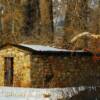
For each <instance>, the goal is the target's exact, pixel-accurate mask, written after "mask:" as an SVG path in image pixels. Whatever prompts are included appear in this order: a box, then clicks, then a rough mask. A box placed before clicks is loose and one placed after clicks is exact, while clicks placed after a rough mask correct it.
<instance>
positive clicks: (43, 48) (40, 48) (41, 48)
mask: <svg viewBox="0 0 100 100" xmlns="http://www.w3.org/2000/svg"><path fill="white" fill-rule="evenodd" d="M20 46H23V47H27V48H30V49H33V50H36V51H57V52H58V51H61V52H84V51H83V50H77V51H74V50H67V49H59V48H54V47H50V46H43V45H30V44H20Z"/></svg>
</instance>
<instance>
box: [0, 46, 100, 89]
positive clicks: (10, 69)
mask: <svg viewBox="0 0 100 100" xmlns="http://www.w3.org/2000/svg"><path fill="white" fill-rule="evenodd" d="M97 56H99V53H98V54H97ZM83 85H84V86H91V85H95V86H99V85H100V60H99V59H97V60H93V54H92V53H91V52H87V51H83V50H77V51H72V50H65V49H57V48H53V47H49V46H41V45H28V44H5V45H2V46H1V47H0V86H14V87H34V88H44V87H49V88H53V87H68V86H83Z"/></svg>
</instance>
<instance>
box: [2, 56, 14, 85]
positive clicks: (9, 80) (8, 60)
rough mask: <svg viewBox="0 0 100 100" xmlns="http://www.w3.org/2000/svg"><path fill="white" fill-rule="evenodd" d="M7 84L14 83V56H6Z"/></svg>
mask: <svg viewBox="0 0 100 100" xmlns="http://www.w3.org/2000/svg"><path fill="white" fill-rule="evenodd" d="M4 78H5V82H4V84H5V86H12V85H13V57H5V76H4Z"/></svg>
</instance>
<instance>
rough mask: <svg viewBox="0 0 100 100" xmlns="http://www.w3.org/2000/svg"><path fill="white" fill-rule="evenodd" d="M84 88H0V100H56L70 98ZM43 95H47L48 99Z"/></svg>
mask: <svg viewBox="0 0 100 100" xmlns="http://www.w3.org/2000/svg"><path fill="white" fill-rule="evenodd" d="M85 89H86V87H83V86H82V87H68V88H50V89H43V88H15V87H0V100H58V98H62V97H64V98H66V97H67V98H70V97H72V96H73V95H76V94H78V93H79V92H80V91H84V90H85ZM44 94H49V95H50V96H49V97H48V98H45V97H44Z"/></svg>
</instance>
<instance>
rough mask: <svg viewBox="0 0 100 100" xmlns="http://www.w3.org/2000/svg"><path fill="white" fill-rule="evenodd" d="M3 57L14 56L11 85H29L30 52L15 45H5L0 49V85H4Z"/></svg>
mask: <svg viewBox="0 0 100 100" xmlns="http://www.w3.org/2000/svg"><path fill="white" fill-rule="evenodd" d="M5 57H13V58H14V64H13V68H14V76H13V86H16V87H17V86H18V87H19V86H24V87H25V86H30V82H31V78H30V69H31V62H30V59H31V56H30V53H29V52H27V51H25V50H22V49H18V48H16V47H10V46H8V47H5V48H3V49H1V50H0V86H3V85H4V67H5Z"/></svg>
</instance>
